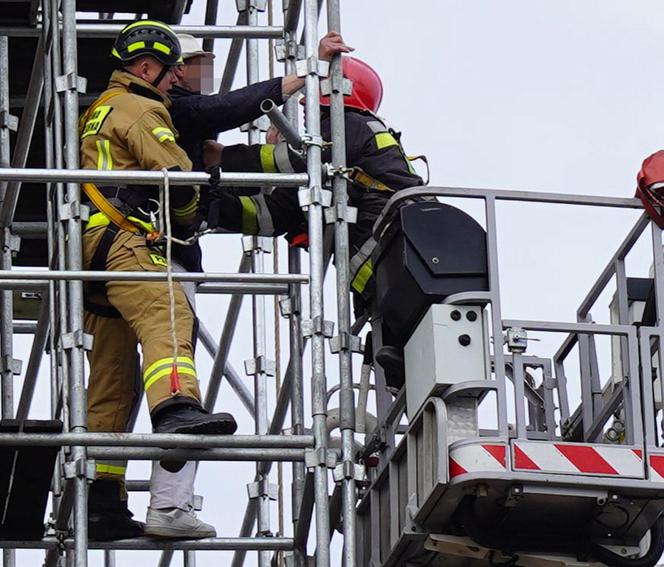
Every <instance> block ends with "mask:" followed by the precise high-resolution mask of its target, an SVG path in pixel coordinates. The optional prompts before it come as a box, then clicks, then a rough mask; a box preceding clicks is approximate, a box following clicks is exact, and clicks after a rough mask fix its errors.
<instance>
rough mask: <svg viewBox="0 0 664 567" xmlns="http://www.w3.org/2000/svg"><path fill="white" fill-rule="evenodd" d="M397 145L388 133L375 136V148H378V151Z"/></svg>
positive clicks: (379, 133)
mask: <svg viewBox="0 0 664 567" xmlns="http://www.w3.org/2000/svg"><path fill="white" fill-rule="evenodd" d="M398 145H399V142H397V141H396V139H395V137H394V136H393V135H392V134H390V133H389V132H378V134H376V146H378V149H379V150H382V149H383V148H389V147H390V146H398Z"/></svg>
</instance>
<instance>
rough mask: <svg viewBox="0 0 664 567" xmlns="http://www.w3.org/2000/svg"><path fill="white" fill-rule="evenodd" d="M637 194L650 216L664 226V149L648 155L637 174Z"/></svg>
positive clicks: (658, 224) (661, 226) (660, 225)
mask: <svg viewBox="0 0 664 567" xmlns="http://www.w3.org/2000/svg"><path fill="white" fill-rule="evenodd" d="M636 181H637V183H638V184H637V187H636V195H635V197H638V198H639V199H641V202H642V203H643V207H644V208H645V210H646V212H647V213H648V216H649V217H650V218H651V219H652V220H654V221H655V222H656V223H657V226H659V227H660V228H664V214H663V212H662V211H663V210H664V150H660V151H658V152H655V153H654V154H652V155H651V156H649V157H647V158H646V159H645V160H644V162H643V165H642V166H641V171H639V174H638V175H637V176H636Z"/></svg>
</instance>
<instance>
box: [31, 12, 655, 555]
mask: <svg viewBox="0 0 664 567" xmlns="http://www.w3.org/2000/svg"><path fill="white" fill-rule="evenodd" d="M275 4H279V3H278V2H275ZM342 8H343V15H342V22H343V29H342V32H343V35H344V37H345V39H346V41H347V43H349V44H351V45H353V46H354V47H356V49H357V51H356V55H357V56H358V57H360V58H363V59H365V60H366V61H367V62H369V63H370V64H371V65H373V66H374V67H375V68H376V69H377V71H378V72H379V73H380V74H381V76H382V78H383V82H384V86H385V97H384V101H383V106H382V108H381V110H380V114H381V115H383V116H385V117H386V118H387V120H388V122H389V123H390V124H391V125H392V126H394V127H395V128H396V129H398V130H402V131H403V142H404V146H405V148H406V151H407V152H408V153H410V154H420V153H422V154H426V155H427V157H428V158H429V163H430V164H431V182H432V184H433V185H446V186H466V187H493V188H512V189H532V190H540V191H555V192H568V193H590V194H597V195H611V196H631V195H632V194H633V191H634V186H635V181H634V180H635V175H636V172H637V170H638V168H639V167H640V163H641V161H642V159H643V158H644V157H646V156H647V155H648V154H649V153H651V152H653V151H655V150H657V149H659V148H660V147H661V144H662V142H663V141H664V104H663V101H662V100H661V99H662V94H661V93H662V92H664V88H663V87H664V79H663V78H662V77H663V76H664V75H663V74H662V73H661V72H660V71H661V68H662V54H663V53H662V52H663V48H662V43H661V38H662V35H663V32H664V29H663V28H664V5H662V3H661V2H656V1H655V0H650V1H646V0H639V1H632V2H625V1H620V0H601V1H600V0H555V1H553V0H520V1H518V0H502V1H500V2H496V1H492V0H458V1H435V2H434V1H429V2H409V3H406V2H403V1H398V0H362V1H358V0H355V1H353V2H350V1H347V2H345V3H344V5H343V7H342ZM194 11H195V13H192V15H191V16H189V17H187V18H186V19H185V22H186V23H202V12H203V7H202V3H201V2H200V1H199V0H197V1H196V2H195V3H194ZM275 12H276V16H275V18H276V20H277V21H279V20H280V8H279V7H278V6H275ZM219 13H220V23H224V24H230V23H234V21H235V18H236V12H235V2H233V1H230V0H222V1H221V2H220V12H219ZM261 23H266V17H265V16H264V15H263V16H261ZM219 43H220V45H219V48H218V50H217V66H218V71H219V76H220V70H221V69H222V68H223V64H224V61H225V53H226V50H227V48H228V45H229V44H230V41H228V40H224V41H221V42H219ZM265 54H266V51H265V50H263V51H262V57H263V61H265V59H266V55H265ZM241 68H242V65H241ZM279 68H280V67H278V69H279ZM263 77H266V73H265V72H264V73H263ZM242 85H244V77H243V73H242V72H240V73H238V77H237V79H236V82H235V85H234V86H235V87H238V86H242ZM220 139H221V141H222V142H237V141H243V140H244V139H245V138H244V137H243V136H241V135H239V134H229V135H224V136H222V137H221V138H220ZM469 210H471V211H473V212H478V211H479V209H478V207H477V206H475V205H473V206H471V207H470V208H469ZM499 211H500V217H499V218H500V222H499V239H500V240H499V242H500V254H501V257H500V262H501V263H500V270H501V276H502V281H501V285H502V292H503V311H504V313H503V315H504V316H505V317H506V318H523V319H542V320H546V319H550V320H556V321H572V320H574V316H575V311H576V307H577V306H578V303H579V302H580V300H581V299H582V298H583V296H584V295H585V293H586V292H587V290H588V288H589V286H590V285H591V284H592V282H593V281H594V279H595V278H596V277H597V275H598V274H599V272H600V270H601V269H602V267H603V266H604V264H605V263H606V262H607V261H608V259H609V258H610V256H611V254H612V252H613V249H614V248H615V246H616V245H617V244H618V243H619V242H620V241H621V240H622V239H623V237H624V235H625V234H626V232H627V230H628V229H629V227H630V226H631V224H633V222H634V221H635V219H636V218H637V216H638V213H637V212H633V211H613V210H612V211H607V210H604V209H590V208H570V207H565V206H555V205H550V206H538V205H515V204H501V205H499ZM478 218H481V217H478ZM204 250H205V255H206V262H205V265H206V268H207V269H208V270H210V271H225V272H231V271H236V269H237V264H238V262H239V258H240V252H239V250H240V245H239V239H238V238H237V237H219V236H214V237H208V238H207V239H206V241H205V243H204ZM646 252H647V248H646V247H645V246H642V247H640V248H639V250H638V254H637V255H636V258H635V259H634V260H633V261H632V262H630V263H629V264H628V269H629V271H630V274H629V275H645V274H646V273H647V269H648V265H649V258H648V257H647V255H646ZM306 258H307V257H306V255H305V256H304V259H305V261H306ZM282 259H283V246H282ZM270 261H271V260H270ZM282 261H283V260H282ZM327 291H328V293H327V295H326V300H327V305H326V310H327V314H328V318H334V315H333V314H334V311H335V307H334V299H333V298H334V295H333V290H331V289H328V290H327ZM226 305H227V298H221V299H218V298H210V297H203V298H200V299H199V316H200V317H201V318H202V320H203V321H204V323H205V324H206V325H207V326H208V327H209V328H210V330H211V331H213V334H214V335H215V336H216V337H218V336H219V331H220V329H221V325H222V322H223V317H224V314H225V309H226ZM249 307H250V302H249V301H246V302H245V307H244V309H243V314H242V320H241V323H240V325H241V326H240V327H239V332H238V335H237V339H238V340H237V341H236V344H235V346H234V349H233V351H232V355H231V362H232V363H233V365H234V366H235V368H236V369H238V371H240V373H241V374H243V372H242V366H243V365H242V362H243V360H244V359H246V358H249V357H251V323H250V308H249ZM595 317H596V319H598V320H606V318H607V315H606V314H605V313H600V312H598V313H596V314H595ZM282 342H283V343H284V344H285V343H286V342H287V334H283V335H282ZM556 344H557V339H556V340H550V339H549V340H544V341H542V343H539V344H537V345H535V347H534V348H533V349H532V352H534V353H536V354H542V355H549V356H550V355H551V354H552V349H554V348H555V346H556ZM202 352H203V349H200V353H201V354H199V357H198V358H199V361H198V362H199V367H200V370H202V372H201V375H202V376H203V377H205V376H206V374H208V373H209V369H210V363H209V358H208V357H207V356H206V355H205V354H202ZM22 358H24V359H26V358H27V353H26V354H24V355H23V356H22ZM307 359H308V353H307ZM282 361H283V362H286V361H287V357H286V355H284V357H283V358H282ZM330 368H331V369H333V368H334V366H333V365H332V364H331V365H330ZM44 376H45V375H44ZM328 377H329V378H328V379H329V381H330V384H332V383H335V382H336V380H337V377H336V373H335V372H334V371H332V370H331V371H330V372H328ZM204 381H206V379H205V378H204ZM247 384H248V385H250V384H251V383H250V379H249V378H248V379H247ZM47 399H48V394H47V386H46V382H45V381H43V385H42V390H41V392H40V402H39V403H40V407H41V408H47V407H48V405H47ZM217 408H218V409H224V410H231V411H233V412H234V413H235V415H236V416H237V417H238V420H239V422H240V432H242V433H249V432H251V430H252V424H251V422H250V420H249V419H248V417H247V413H246V411H245V410H244V408H243V407H241V405H240V404H239V403H238V402H237V401H236V400H235V398H234V396H233V394H232V393H231V392H230V390H229V389H228V387H227V386H226V385H224V387H223V388H222V392H221V396H220V402H219V403H218V404H217ZM44 411H47V410H44ZM139 427H140V428H141V430H144V431H145V430H147V428H148V424H147V418H146V416H145V415H143V418H142V420H141V423H140V424H139ZM285 468H286V469H289V467H285ZM129 470H130V473H129V476H130V477H131V478H146V477H147V475H148V467H147V465H145V464H132V466H131V467H130V469H129ZM252 477H253V467H252V465H250V464H204V465H202V466H201V474H200V476H199V481H198V483H197V492H198V493H199V494H203V495H204V496H205V508H204V510H203V512H202V513H201V517H202V518H203V519H205V520H206V521H209V522H212V523H214V524H215V526H216V528H217V531H218V532H219V534H220V535H224V536H234V535H237V531H238V529H239V525H240V522H241V518H242V514H243V512H244V508H245V504H246V490H245V484H246V482H249V481H250V480H252ZM272 481H273V482H276V474H273V475H272ZM285 501H286V502H288V501H289V496H288V492H287V493H286V497H285ZM145 506H146V501H145V498H144V497H143V496H141V495H134V496H132V499H131V507H132V509H133V510H134V512H135V513H136V514H137V516H138V517H139V518H142V517H143V516H144V510H145ZM275 517H276V509H275V514H273V520H274V521H273V525H275V524H276V518H275ZM288 522H289V515H288V513H287V514H286V525H287V532H286V533H290V527H289V526H288ZM311 549H313V548H311ZM28 557H30V558H34V560H35V561H37V558H38V557H41V553H37V552H20V553H19V565H23V564H25V563H24V561H25V559H27V558H28ZM91 557H92V560H91V565H101V557H100V555H99V554H98V553H95V554H91ZM153 557H156V556H155V555H154V554H152V553H146V552H142V553H128V552H123V553H120V554H119V555H118V565H120V566H123V565H129V564H131V563H133V564H137V565H154V564H156V559H153ZM148 558H149V559H148ZM197 560H198V565H199V566H212V565H214V566H215V567H219V566H222V565H229V564H230V554H227V553H224V554H217V553H211V552H203V553H200V554H199V555H198V558H197ZM181 561H182V560H181V557H180V555H178V557H177V560H176V561H174V562H173V565H180V564H181ZM246 565H255V554H249V555H248V557H247V561H246Z"/></svg>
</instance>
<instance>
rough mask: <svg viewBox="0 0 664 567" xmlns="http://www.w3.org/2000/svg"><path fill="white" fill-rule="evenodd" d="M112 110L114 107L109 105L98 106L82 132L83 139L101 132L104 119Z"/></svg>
mask: <svg viewBox="0 0 664 567" xmlns="http://www.w3.org/2000/svg"><path fill="white" fill-rule="evenodd" d="M111 110H113V107H112V106H109V105H103V106H99V107H97V108H96V109H95V111H94V112H93V113H92V115H91V116H90V118H88V121H87V122H86V123H85V127H84V128H83V133H82V134H81V139H83V138H86V137H87V136H93V135H95V134H97V133H99V130H101V127H102V126H103V125H104V120H106V118H108V115H109V114H110V113H111Z"/></svg>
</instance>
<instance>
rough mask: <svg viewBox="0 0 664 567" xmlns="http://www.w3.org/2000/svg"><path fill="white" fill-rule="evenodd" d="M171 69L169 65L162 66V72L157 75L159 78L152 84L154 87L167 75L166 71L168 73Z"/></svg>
mask: <svg viewBox="0 0 664 567" xmlns="http://www.w3.org/2000/svg"><path fill="white" fill-rule="evenodd" d="M170 70H171V68H170V67H169V66H168V65H163V66H162V68H161V72H160V73H159V74H158V75H157V78H156V79H155V80H154V81H152V83H151V85H152V86H153V87H157V86H158V85H159V83H161V81H162V79H163V78H164V77H165V76H166V73H168V72H169V71H170Z"/></svg>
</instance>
